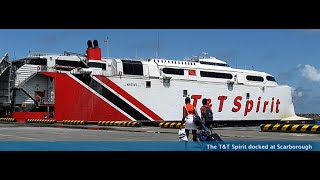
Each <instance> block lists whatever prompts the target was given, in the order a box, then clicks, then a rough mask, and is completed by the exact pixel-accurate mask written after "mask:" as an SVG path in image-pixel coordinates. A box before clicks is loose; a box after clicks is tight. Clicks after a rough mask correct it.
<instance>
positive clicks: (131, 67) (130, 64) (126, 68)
mask: <svg viewBox="0 0 320 180" xmlns="http://www.w3.org/2000/svg"><path fill="white" fill-rule="evenodd" d="M121 61H122V64H123V74H130V75H141V76H142V75H143V66H142V63H141V61H132V60H121Z"/></svg>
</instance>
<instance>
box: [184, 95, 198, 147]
mask: <svg viewBox="0 0 320 180" xmlns="http://www.w3.org/2000/svg"><path fill="white" fill-rule="evenodd" d="M182 109H183V117H182V123H186V125H185V129H186V135H187V138H189V133H190V130H191V132H192V140H193V141H198V138H197V134H196V132H197V126H196V124H195V123H194V122H193V114H194V113H195V108H194V107H193V105H192V104H191V103H190V98H189V97H186V98H185V105H184V106H183V108H182Z"/></svg>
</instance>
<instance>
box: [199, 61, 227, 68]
mask: <svg viewBox="0 0 320 180" xmlns="http://www.w3.org/2000/svg"><path fill="white" fill-rule="evenodd" d="M200 64H206V65H214V66H225V67H230V66H229V65H228V64H223V63H214V62H207V61H200Z"/></svg>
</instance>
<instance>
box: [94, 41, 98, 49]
mask: <svg viewBox="0 0 320 180" xmlns="http://www.w3.org/2000/svg"><path fill="white" fill-rule="evenodd" d="M93 48H99V45H98V41H97V40H93Z"/></svg>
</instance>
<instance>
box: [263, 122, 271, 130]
mask: <svg viewBox="0 0 320 180" xmlns="http://www.w3.org/2000/svg"><path fill="white" fill-rule="evenodd" d="M269 126H271V124H266V125H265V126H264V127H263V129H262V130H263V131H267V130H268V127H269Z"/></svg>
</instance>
